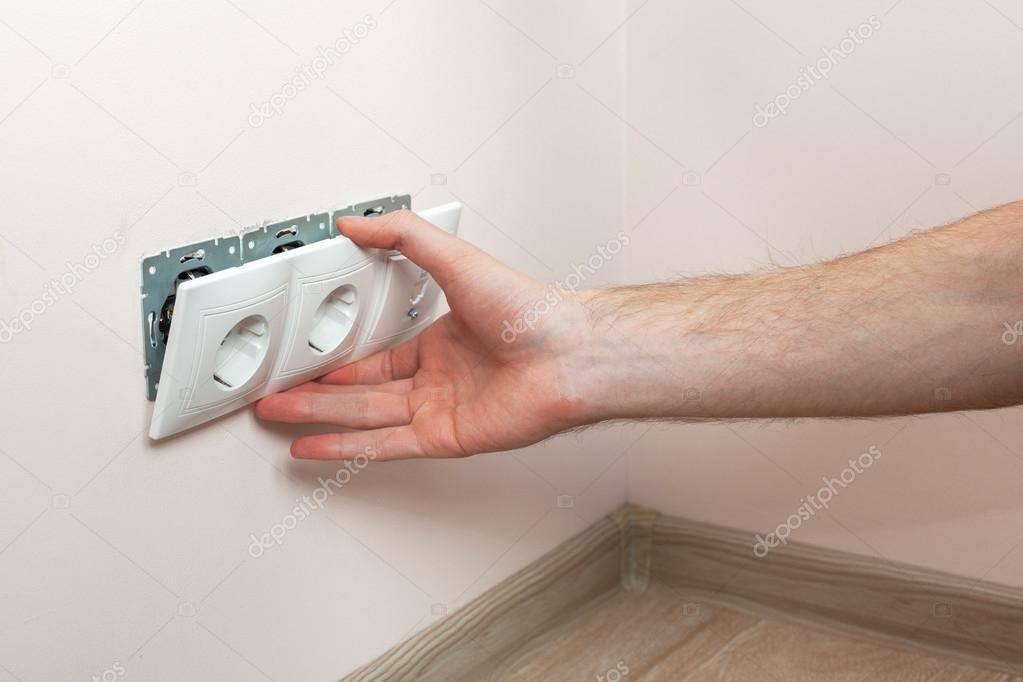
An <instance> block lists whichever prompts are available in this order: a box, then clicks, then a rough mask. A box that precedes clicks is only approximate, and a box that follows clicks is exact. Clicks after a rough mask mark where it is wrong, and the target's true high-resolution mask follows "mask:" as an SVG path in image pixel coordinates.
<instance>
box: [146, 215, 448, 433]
mask: <svg viewBox="0 0 1023 682" xmlns="http://www.w3.org/2000/svg"><path fill="white" fill-rule="evenodd" d="M461 211H462V205H461V204H459V203H451V204H446V205H444V206H439V207H437V208H433V209H429V210H427V211H422V212H420V215H421V216H422V217H423V218H425V219H426V220H428V221H429V222H431V223H433V224H434V225H436V226H438V227H440V228H441V229H443V230H445V231H446V232H449V233H451V234H454V233H455V232H456V231H457V228H458V221H459V218H460V216H461ZM442 297H443V293H442V292H441V291H440V288H439V287H438V286H437V285H436V283H434V281H433V280H432V279H431V278H430V277H429V275H428V274H427V273H426V272H425V271H423V270H422V269H421V268H419V266H417V265H416V264H415V263H413V262H412V261H410V260H408V259H407V258H405V257H404V256H402V255H400V254H397V253H395V252H393V251H381V250H378V249H362V248H360V247H358V246H356V245H355V244H354V243H353V242H352V241H351V240H349V239H347V238H345V237H335V238H333V239H327V240H324V241H320V242H316V243H314V244H310V245H308V246H303V247H301V248H297V249H294V250H291V251H286V252H284V253H280V254H277V255H274V256H269V257H266V258H263V259H260V260H257V261H253V262H251V263H247V264H245V265H243V266H241V267H235V268H230V269H227V270H222V271H220V272H214V273H213V274H210V275H206V276H205V277H200V278H199V279H196V280H192V281H189V282H184V283H182V284H181V285H180V286H179V287H178V290H177V298H176V300H175V304H174V322H173V326H172V327H171V332H170V336H169V338H168V341H167V350H166V355H165V357H164V362H163V369H162V371H161V373H160V384H159V388H158V391H157V395H156V403H155V406H154V408H153V417H152V421H151V423H150V431H149V437H150V438H153V439H159V438H165V437H167V436H170V435H172V434H175V433H178V432H180V431H184V430H186V429H189V428H192V427H194V426H198V425H199V424H202V423H205V422H207V421H210V420H211V419H215V418H216V417H219V416H222V415H224V414H227V413H229V412H232V411H234V410H236V409H238V408H240V407H243V406H245V405H247V404H249V403H252V402H254V401H256V400H258V399H259V398H262V397H264V396H266V395H270V394H271V393H277V392H279V391H283V390H286V389H288V388H291V387H293V386H296V385H298V384H300V383H304V382H306V381H310V380H312V379H315V378H316V377H319V376H322V375H324V374H327V373H328V372H331V371H333V370H335V369H337V368H339V367H341V366H343V365H346V364H348V363H350V362H354V361H355V360H358V359H361V358H363V357H366V356H367V355H370V354H372V353H374V352H376V351H378V350H382V349H384V348H387V347H390V346H394V345H397V344H399V343H401V342H403V341H405V340H407V339H409V338H412V337H413V336H415V335H416V334H418V333H419V332H420V331H422V330H423V329H425V328H426V327H427V326H428V325H429V324H430V323H431V322H432V321H433V319H434V316H435V314H436V311H437V307H438V303H439V301H440V300H441V299H442Z"/></svg>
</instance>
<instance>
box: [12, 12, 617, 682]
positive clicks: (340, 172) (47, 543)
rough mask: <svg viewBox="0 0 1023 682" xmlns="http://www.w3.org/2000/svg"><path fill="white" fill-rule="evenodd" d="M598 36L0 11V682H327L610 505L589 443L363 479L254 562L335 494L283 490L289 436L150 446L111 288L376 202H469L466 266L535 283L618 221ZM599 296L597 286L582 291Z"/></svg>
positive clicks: (122, 309)
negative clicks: (72, 280) (276, 108)
mask: <svg viewBox="0 0 1023 682" xmlns="http://www.w3.org/2000/svg"><path fill="white" fill-rule="evenodd" d="M499 13H500V14H499ZM367 15H372V18H373V22H374V23H375V24H376V28H374V29H373V30H371V31H369V34H368V35H366V36H365V37H364V38H363V39H362V40H360V41H359V44H358V45H356V46H355V47H354V48H353V49H352V50H351V51H350V53H348V54H347V55H345V56H344V57H343V58H342V59H341V60H340V62H338V63H336V64H335V65H333V66H330V67H329V68H328V69H327V71H326V73H325V75H324V76H323V77H322V78H321V79H318V80H317V81H316V82H314V83H313V85H312V87H310V88H308V89H306V90H304V91H302V92H300V93H298V94H297V96H295V97H294V98H293V99H290V100H288V101H287V103H286V106H285V107H284V109H283V112H282V113H281V114H280V115H275V116H272V117H270V118H269V119H268V120H266V121H265V122H262V124H261V125H258V126H256V127H253V126H251V125H250V115H251V109H250V105H251V104H254V103H258V102H262V101H265V100H267V99H268V98H269V97H270V96H271V95H273V94H274V93H278V92H281V89H282V87H283V86H284V84H285V83H286V82H288V80H289V79H290V78H291V77H292V76H293V75H294V74H295V72H296V69H300V68H301V67H303V66H306V65H308V66H313V65H314V60H315V59H316V57H317V48H318V47H320V46H326V45H329V44H331V43H333V42H334V41H335V40H336V39H338V38H339V37H342V36H343V35H344V31H345V29H346V28H353V27H355V26H356V25H357V24H359V23H360V22H363V21H366V20H365V17H366V16H367ZM502 15H503V16H502ZM623 18H624V16H623V10H622V6H621V4H620V3H619V2H617V1H615V2H603V3H592V2H583V1H582V0H571V1H563V2H558V3H548V2H540V1H539V0H537V1H536V2H530V3H521V2H512V1H511V0H491V1H490V2H489V7H488V6H487V5H485V4H483V3H481V2H477V1H476V0H445V1H441V2H438V1H436V0H432V1H430V2H427V1H426V0H397V2H393V3H389V2H388V0H374V1H370V0H366V1H362V0H359V1H349V2H344V3H337V2H322V1H311V2H306V3H301V4H300V5H298V6H293V4H286V3H272V2H267V1H261V0H232V1H231V2H228V1H227V0H203V1H198V0H196V1H194V2H181V1H177V2H175V1H172V0H145V1H144V2H142V3H140V4H136V3H135V2H134V0H132V1H128V0H125V1H123V2H107V3H100V2H95V1H94V2H86V3H82V2H71V1H70V0H66V1H64V2H60V1H56V0H55V1H51V2H19V3H14V2H2V3H0V20H2V21H0V56H2V60H0V64H2V66H0V184H2V186H3V188H4V190H3V201H2V205H3V216H4V217H3V223H2V227H0V277H2V280H3V284H2V286H0V320H4V321H8V322H9V321H10V320H11V319H12V318H15V317H17V316H19V315H21V314H23V313H22V311H24V310H30V311H31V310H32V306H33V302H35V301H39V302H38V303H36V304H35V305H36V313H34V314H33V313H28V314H27V315H28V316H31V317H32V318H33V319H32V324H31V329H30V330H27V331H23V332H21V333H17V334H14V335H13V338H12V339H10V340H9V342H6V343H3V344H0V401H2V402H0V408H2V413H3V417H2V424H3V429H2V434H0V633H2V635H0V666H2V667H0V681H2V682H9V681H10V680H25V681H28V680H55V679H92V677H93V676H100V677H102V675H103V673H104V672H105V671H109V672H108V678H109V677H110V676H111V675H113V676H115V677H117V678H118V679H124V680H156V679H166V680H182V679H191V680H199V679H211V680H212V679H215V680H233V679H238V680H250V679H260V677H261V674H262V676H265V677H269V678H272V679H276V680H331V679H336V678H338V677H340V676H341V675H342V674H344V673H345V672H347V671H348V670H350V669H352V668H353V667H355V666H357V665H358V664H360V663H362V662H365V661H367V660H369V659H371V658H373V657H374V656H376V655H377V654H379V653H381V652H382V651H384V650H385V649H386V648H388V647H389V646H390V645H392V644H394V643H396V642H398V641H400V640H401V639H403V638H405V637H406V636H408V635H410V634H411V633H412V632H414V631H415V630H417V629H419V628H422V627H424V626H425V625H426V624H428V623H429V622H431V621H432V620H434V619H435V618H437V617H438V616H439V615H440V614H441V613H442V612H443V610H444V609H448V610H450V609H453V608H455V607H457V606H459V605H461V604H463V603H464V602H466V601H467V600H469V599H471V598H472V597H474V596H475V595H477V594H478V593H480V592H481V591H483V590H485V589H486V588H488V587H489V586H491V585H492V584H494V583H495V582H496V581H498V580H500V579H501V578H503V577H505V576H507V575H508V574H510V573H511V572H513V571H514V570H516V569H518V568H519V567H521V566H523V565H525V564H526V563H528V562H529V561H531V560H533V559H535V558H536V557H538V556H539V555H540V554H542V553H543V552H545V551H547V550H548V549H550V548H551V547H553V546H555V545H556V544H558V543H559V542H561V541H563V540H565V539H566V538H568V537H570V536H571V535H574V534H575V533H577V532H579V531H580V530H581V529H583V528H584V527H585V526H587V525H588V524H590V523H592V522H593V521H595V520H597V519H598V518H599V517H600V516H601V515H602V514H604V513H606V512H607V511H609V510H611V509H613V508H615V507H617V506H618V505H620V504H621V503H622V502H623V501H624V499H625V461H624V458H623V453H624V451H625V450H626V448H627V447H628V444H629V442H630V440H629V438H630V436H631V435H632V431H631V430H630V429H628V428H624V429H601V430H597V431H592V432H589V433H584V434H581V435H570V436H566V437H562V438H559V439H556V440H554V441H551V442H549V443H546V444H544V445H541V446H538V447H534V448H529V449H526V450H523V451H520V452H516V453H514V454H505V455H493V456H487V457H478V458H474V459H471V460H468V461H459V462H409V463H397V464H387V465H373V466H372V467H371V468H370V469H369V470H367V471H365V472H363V473H360V474H358V476H356V477H355V478H354V479H353V480H352V482H351V483H349V485H348V486H346V487H345V488H344V490H343V491H341V492H340V493H336V494H334V495H333V496H332V497H331V498H330V499H329V501H328V503H327V506H326V508H325V509H323V510H322V511H319V512H317V513H316V514H315V515H313V516H312V517H311V518H309V519H307V520H305V521H302V522H301V523H300V524H298V526H297V527H296V528H295V529H294V530H291V531H290V532H288V533H287V535H286V536H285V538H284V541H283V544H282V545H281V546H279V547H273V548H272V549H270V550H267V551H266V552H265V554H264V555H263V556H261V557H260V558H258V559H255V558H252V557H251V556H250V555H249V553H248V547H249V545H250V543H251V540H250V534H253V533H256V534H260V533H263V532H266V531H267V529H268V528H269V527H270V526H271V525H272V524H274V523H278V522H280V521H281V520H282V519H284V518H285V517H286V515H287V514H288V513H289V511H290V510H291V508H292V507H293V505H294V504H295V501H296V498H299V497H300V496H301V495H304V494H306V495H307V494H310V493H311V492H312V491H313V490H314V489H315V488H317V487H318V486H320V484H319V483H318V481H317V479H318V477H321V476H322V477H327V476H330V475H333V474H334V473H335V471H336V470H337V469H338V467H337V466H334V465H330V464H322V465H317V464H315V463H299V462H293V461H291V460H290V458H289V456H288V449H287V448H288V443H289V441H290V438H291V436H292V434H293V432H292V431H291V430H290V429H284V428H268V427H267V426H265V425H263V424H260V423H257V421H256V420H255V419H254V418H253V416H252V414H251V413H250V412H249V411H244V412H242V413H238V414H235V415H233V416H231V417H229V418H226V419H224V420H222V421H220V422H218V423H216V424H213V425H210V426H207V427H203V428H200V429H198V430H196V431H194V432H192V433H189V434H187V435H184V436H182V437H180V438H176V439H174V440H172V441H170V442H167V443H166V444H161V445H154V444H152V443H150V442H149V441H148V440H147V438H146V437H145V435H144V433H145V428H146V425H147V423H148V416H149V413H150V410H151V407H150V405H149V404H148V403H146V401H145V399H144V393H143V380H142V358H141V355H140V352H139V351H140V332H139V329H138V327H139V320H138V317H139V303H138V289H137V284H138V271H137V268H138V259H139V257H140V255H142V254H143V253H150V252H154V251H158V250H160V249H162V248H167V247H171V246H176V245H179V244H182V243H187V242H189V241H192V240H195V239H200V238H206V237H209V236H212V235H215V234H218V233H222V232H226V231H231V230H237V229H241V228H242V227H246V226H251V225H253V224H256V223H258V222H260V221H262V220H264V219H268V218H283V217H287V216H290V215H295V214H301V213H304V212H309V211H314V210H325V209H328V208H331V207H335V206H339V205H341V204H343V203H346V202H351V201H358V200H364V199H369V198H373V197H375V196H380V195H381V194H385V193H389V192H401V191H410V192H413V193H415V200H414V201H415V204H416V205H417V206H420V207H426V206H430V205H435V204H439V203H442V202H445V201H450V200H451V199H452V198H455V199H459V200H461V201H463V202H465V204H466V206H467V210H466V212H465V214H464V219H463V235H464V236H465V238H467V239H469V240H470V241H472V242H474V243H476V244H478V245H480V246H481V247H483V248H485V249H487V250H489V251H491V252H492V253H494V254H496V255H497V256H499V257H501V258H502V259H504V260H505V261H507V262H509V263H510V264H512V265H514V266H517V267H519V268H522V269H523V270H526V271H528V272H530V273H532V274H534V275H536V276H538V277H542V278H544V279H548V280H553V279H555V278H560V277H563V276H564V275H566V274H568V272H570V268H571V265H572V264H573V263H577V262H581V261H584V260H585V259H586V258H587V257H588V256H589V255H590V254H591V253H594V252H595V249H596V247H597V246H598V245H599V244H602V243H604V242H605V241H606V240H608V239H609V238H611V237H612V236H613V235H614V234H615V233H616V232H617V231H618V230H619V229H620V226H621V224H622V221H623V216H624V212H625V210H624V191H625V184H624V176H623V173H624V157H623V154H624V146H625V145H624V143H625V132H626V127H625V126H624V124H623V123H622V122H621V121H620V120H619V119H618V118H616V116H615V115H614V114H613V113H611V111H609V110H608V108H606V106H605V104H606V105H607V106H610V107H613V108H615V109H618V108H620V107H621V105H622V102H623V96H624V86H623V82H622V75H623V68H624V64H625V61H624V54H623V46H622V45H621V44H620V43H617V42H604V41H605V39H607V38H608V37H609V36H611V35H613V34H614V33H615V31H616V29H617V27H618V26H619V25H620V24H621V22H622V19H623ZM517 27H518V28H517ZM527 34H528V35H527ZM528 36H533V37H532V38H530V37H528ZM591 53H592V54H591ZM559 64H569V65H575V66H574V69H571V70H570V69H566V68H562V69H561V70H560V72H559V71H558V69H557V66H558V65H559ZM321 66H322V64H321ZM559 76H560V77H559ZM252 122H259V121H258V120H257V119H256V118H255V117H254V118H252ZM115 233H120V234H123V235H125V239H126V242H125V243H124V244H123V245H116V244H114V247H115V248H114V250H113V253H111V254H110V255H107V256H105V257H104V258H103V259H101V262H99V263H98V264H97V263H95V262H92V260H93V258H94V257H93V256H90V262H92V265H93V266H95V267H94V268H90V269H89V270H88V271H87V272H83V271H82V270H80V269H79V270H78V272H79V274H81V275H82V281H81V282H80V283H77V284H76V286H74V288H73V291H72V292H71V293H69V294H66V295H58V296H56V297H52V296H50V295H49V294H48V293H47V292H48V284H47V283H48V282H49V281H50V280H52V279H54V278H59V277H60V276H61V275H62V274H63V273H64V271H65V268H66V267H67V263H69V262H70V263H74V264H78V263H82V262H84V261H85V260H86V257H87V256H88V255H89V254H92V253H94V252H93V247H94V245H99V246H100V249H101V251H102V248H103V247H102V243H103V240H104V239H107V238H110V237H113V236H114V235H115ZM111 244H113V242H111ZM623 277H624V261H616V262H612V263H610V264H608V265H607V266H606V267H605V268H603V269H602V270H601V271H600V273H599V275H598V277H597V278H595V279H593V280H592V283H595V284H596V283H609V282H618V281H622V279H623ZM44 298H45V300H44ZM3 340H5V341H7V339H6V338H4V339H3ZM558 496H569V497H565V498H562V507H559V506H558V504H557V500H558ZM569 504H571V505H572V506H570V507H569V506H568V505H569Z"/></svg>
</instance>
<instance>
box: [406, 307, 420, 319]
mask: <svg viewBox="0 0 1023 682" xmlns="http://www.w3.org/2000/svg"><path fill="white" fill-rule="evenodd" d="M417 317H419V311H418V310H416V309H415V308H410V309H409V311H408V319H410V320H414V319H416V318H417Z"/></svg>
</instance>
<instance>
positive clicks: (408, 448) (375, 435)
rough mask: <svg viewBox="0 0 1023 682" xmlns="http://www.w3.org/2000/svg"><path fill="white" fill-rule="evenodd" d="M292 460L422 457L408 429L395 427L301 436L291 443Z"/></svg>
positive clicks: (384, 459) (417, 443)
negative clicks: (293, 458)
mask: <svg viewBox="0 0 1023 682" xmlns="http://www.w3.org/2000/svg"><path fill="white" fill-rule="evenodd" d="M291 455H292V456H293V457H295V458H296V459H320V460H329V459H355V458H356V457H359V456H365V457H368V458H369V459H372V460H375V461H381V462H384V461H388V460H394V459H411V458H413V457H426V456H427V455H426V454H425V453H424V451H423V449H422V447H421V446H420V444H419V439H418V438H416V434H415V432H414V431H413V430H412V427H411V426H397V427H391V428H385V429H376V430H373V431H359V432H357V433H325V434H322V435H319V436H305V437H303V438H299V439H298V440H296V441H295V442H294V443H292V444H291Z"/></svg>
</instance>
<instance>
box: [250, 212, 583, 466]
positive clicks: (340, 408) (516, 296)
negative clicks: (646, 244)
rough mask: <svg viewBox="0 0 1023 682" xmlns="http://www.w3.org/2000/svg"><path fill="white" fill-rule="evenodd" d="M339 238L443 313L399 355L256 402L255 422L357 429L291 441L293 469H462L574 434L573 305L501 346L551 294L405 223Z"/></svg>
mask: <svg viewBox="0 0 1023 682" xmlns="http://www.w3.org/2000/svg"><path fill="white" fill-rule="evenodd" d="M338 228H339V229H340V230H341V232H342V233H343V234H344V235H345V236H347V237H349V238H350V239H352V240H353V241H354V242H355V243H357V244H359V245H360V246H364V247H373V248H381V249H397V250H399V251H401V252H402V253H403V254H405V255H406V256H407V257H408V258H409V259H411V260H412V261H413V262H415V263H416V264H417V265H419V266H420V267H422V268H423V269H425V270H427V271H428V272H429V273H430V274H431V275H432V276H433V278H434V279H435V280H436V281H437V283H438V284H439V285H440V286H441V288H442V289H443V290H444V293H445V295H446V296H447V299H448V303H449V305H450V307H451V312H450V313H448V314H447V315H445V316H443V317H442V318H440V319H439V320H437V321H436V322H434V323H433V324H432V325H430V327H428V328H427V329H426V330H425V331H424V332H422V333H421V334H420V335H419V336H417V337H415V338H413V339H411V340H410V341H408V342H406V343H404V344H402V345H400V346H398V347H396V348H393V349H391V350H385V351H381V352H379V353H376V354H375V355H371V356H369V357H367V358H365V359H363V360H360V361H358V362H356V363H353V364H351V365H348V366H346V367H343V368H341V369H339V370H337V371H335V372H332V373H331V374H328V375H326V376H324V377H321V378H320V379H319V380H317V381H314V382H311V383H308V384H304V385H302V386H298V387H296V388H294V389H291V390H290V391H287V392H285V393H280V394H277V395H272V396H268V397H266V398H264V399H263V400H261V401H260V402H259V404H258V405H257V407H256V413H257V415H258V416H259V417H261V418H262V419H267V420H273V421H281V422H290V423H317V424H333V425H336V426H341V427H345V428H348V429H358V430H357V431H352V432H344V433H331V434H325V435H317V436H307V437H304V438H299V439H298V440H296V441H295V442H294V443H293V444H292V447H291V452H292V455H293V456H294V457H297V458H302V459H351V458H354V457H355V456H356V455H359V454H362V453H363V452H364V451H365V450H366V448H372V449H373V450H374V451H375V452H376V453H377V459H380V460H387V459H403V458H410V457H461V456H465V455H472V454H476V453H481V452H493V451H498V450H509V449H512V448H518V447H523V446H525V445H529V444H531V443H535V442H537V441H539V440H542V439H544V438H546V437H548V436H550V435H553V434H555V433H557V432H558V431H561V430H564V429H566V428H569V427H572V426H575V425H577V424H578V423H580V422H579V416H578V401H577V396H576V394H575V393H574V392H573V388H572V382H571V381H570V380H569V375H570V366H569V365H570V362H569V360H568V358H569V357H570V356H571V355H572V350H573V348H574V347H575V343H576V342H578V341H579V336H580V335H581V333H582V331H583V330H584V329H585V328H586V327H587V325H586V319H585V313H584V311H583V310H582V307H581V306H580V304H579V303H578V301H576V300H574V299H573V298H569V297H565V298H562V299H561V300H560V301H558V302H557V303H556V304H555V305H554V306H553V307H551V308H550V311H549V312H548V313H547V315H545V316H544V319H543V320H542V321H541V323H540V324H538V325H536V328H535V329H534V330H527V331H526V333H524V334H521V335H514V334H509V333H508V332H507V331H506V330H507V329H508V326H507V325H506V324H505V323H506V322H507V323H508V324H510V325H513V326H514V325H515V323H516V321H517V320H519V319H520V317H521V316H522V315H524V314H526V313H527V312H529V311H534V312H535V310H534V306H536V304H537V303H538V302H539V301H541V300H542V299H544V297H545V296H547V295H548V294H549V292H550V289H549V287H547V286H545V285H543V284H541V283H539V282H537V281H535V280H533V279H530V278H529V277H527V276H525V275H523V274H521V273H518V272H516V271H514V270H512V269H510V268H508V267H506V266H504V265H502V264H501V263H499V262H498V261H497V260H495V259H494V258H492V257H491V256H489V255H487V254H485V253H483V252H482V251H480V250H479V249H476V248H475V247H473V246H471V245H470V244H468V243H467V242H465V241H462V240H460V239H458V238H456V237H453V236H451V235H449V234H447V233H445V232H444V231H442V230H440V229H438V228H436V227H434V226H433V225H431V224H429V223H428V222H426V221H424V220H422V219H421V218H419V217H418V216H417V215H416V214H414V213H411V212H409V211H399V212H396V213H390V214H387V215H384V216H380V217H375V218H342V219H340V220H339V221H338ZM543 309H544V310H547V309H548V307H547V306H544V308H543Z"/></svg>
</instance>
